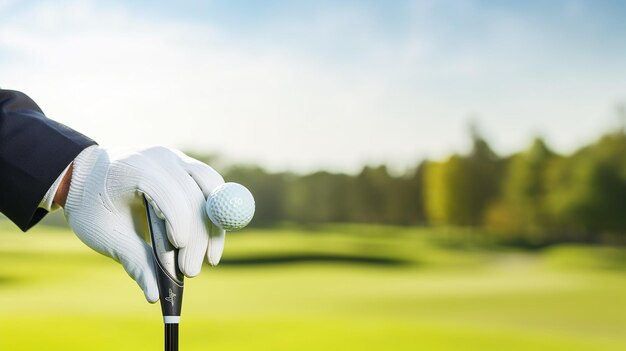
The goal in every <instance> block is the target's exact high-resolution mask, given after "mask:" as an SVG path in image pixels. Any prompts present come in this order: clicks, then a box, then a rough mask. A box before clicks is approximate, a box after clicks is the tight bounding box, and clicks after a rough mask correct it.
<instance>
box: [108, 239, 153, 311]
mask: <svg viewBox="0 0 626 351" xmlns="http://www.w3.org/2000/svg"><path fill="white" fill-rule="evenodd" d="M116 232H117V234H119V235H118V238H117V240H115V243H116V244H115V246H116V247H114V248H113V250H114V253H115V254H114V255H113V258H114V259H116V260H118V261H119V262H120V263H121V264H122V266H123V267H124V270H125V271H126V273H128V275H129V276H130V277H131V278H133V280H135V282H137V285H139V287H140V288H141V290H143V293H144V296H145V297H146V300H148V302H150V303H155V302H157V301H158V300H159V288H158V286H157V281H156V271H155V267H154V258H153V254H152V248H151V247H150V246H149V245H148V244H147V243H146V242H145V241H143V240H142V239H141V238H140V237H139V235H138V234H137V233H135V232H133V231H132V230H131V229H126V230H119V231H118V230H116Z"/></svg>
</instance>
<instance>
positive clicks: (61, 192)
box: [54, 164, 74, 207]
mask: <svg viewBox="0 0 626 351" xmlns="http://www.w3.org/2000/svg"><path fill="white" fill-rule="evenodd" d="M73 168H74V167H73V164H71V165H70V166H69V168H68V169H67V172H66V173H65V176H64V177H63V180H61V184H59V188H58V189H57V192H56V194H54V203H55V204H57V205H59V206H61V207H64V206H65V201H67V193H68V192H69V190H70V183H71V182H72V170H73Z"/></svg>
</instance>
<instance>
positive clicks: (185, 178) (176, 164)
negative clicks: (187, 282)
mask: <svg viewBox="0 0 626 351" xmlns="http://www.w3.org/2000/svg"><path fill="white" fill-rule="evenodd" d="M223 183H224V179H223V178H222V176H221V175H220V174H219V173H217V172H216V171H215V170H214V169H212V168H211V167H209V166H207V165H206V164H204V163H202V162H200V161H197V160H195V159H193V158H191V157H188V156H187V155H185V154H183V153H181V152H179V151H176V150H172V149H168V148H165V147H152V148H147V149H143V150H136V151H130V152H129V151H113V150H108V149H105V148H102V147H100V146H91V147H89V148H87V149H85V150H83V151H82V152H81V153H80V154H79V155H78V157H76V159H75V160H74V163H73V174H72V179H71V183H70V189H69V192H68V196H67V201H66V204H65V208H64V209H65V215H66V217H67V220H68V222H69V224H70V226H71V227H72V230H74V232H75V233H76V235H77V236H78V237H79V238H80V240H82V241H83V242H84V243H85V244H87V246H89V247H90V248H92V249H94V250H95V251H97V252H99V253H101V254H103V255H106V256H109V257H111V258H113V259H114V260H116V261H118V262H120V263H121V264H122V266H123V267H124V269H125V270H126V272H127V273H128V274H129V275H130V276H131V277H132V278H133V279H134V280H135V281H136V282H137V284H139V286H140V287H141V289H142V290H143V292H144V294H145V296H146V299H147V300H148V301H149V302H156V301H157V300H158V299H159V292H158V288H157V283H156V275H155V269H154V264H153V255H152V249H151V248H150V246H149V245H148V244H147V243H146V242H145V241H144V239H143V238H142V235H141V233H140V231H138V228H142V227H144V223H145V209H144V204H143V196H145V197H146V199H148V201H149V202H150V204H151V205H152V206H153V207H154V208H155V210H156V212H157V214H158V216H159V217H161V219H164V220H165V223H166V228H167V235H168V238H169V240H170V242H171V243H172V245H174V246H175V247H176V248H178V249H179V251H178V252H179V253H178V265H179V268H180V270H181V272H182V273H183V274H184V275H186V276H188V277H193V276H196V275H198V274H199V273H200V269H201V267H202V262H203V260H204V256H205V254H206V255H207V257H208V260H209V263H210V264H211V265H217V264H218V263H219V260H220V257H221V255H222V251H223V249H224V234H225V233H224V231H223V230H221V229H219V228H218V227H216V226H215V225H213V224H212V223H211V221H210V220H209V219H208V217H207V216H206V214H205V210H204V206H205V201H206V198H207V196H208V195H209V193H210V192H211V190H213V189H214V188H215V187H217V186H219V185H220V184H223ZM142 221H144V222H142ZM207 247H208V250H207Z"/></svg>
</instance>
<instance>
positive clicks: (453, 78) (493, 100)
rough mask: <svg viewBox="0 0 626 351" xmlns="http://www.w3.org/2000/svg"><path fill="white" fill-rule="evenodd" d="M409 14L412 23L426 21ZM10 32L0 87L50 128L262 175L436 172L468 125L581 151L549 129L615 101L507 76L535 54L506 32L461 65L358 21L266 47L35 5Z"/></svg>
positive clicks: (424, 38)
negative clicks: (539, 135) (418, 168)
mask: <svg viewBox="0 0 626 351" xmlns="http://www.w3.org/2000/svg"><path fill="white" fill-rule="evenodd" d="M1 6H2V3H0V7H1ZM466 10H467V11H473V10H472V8H471V6H470V7H466ZM415 11H422V12H421V13H420V16H419V18H418V20H419V21H421V20H422V19H425V18H428V14H429V11H434V10H433V9H432V8H431V7H430V6H426V7H419V8H417V9H415ZM0 16H1V15H0ZM5 17H6V18H0V55H2V57H0V58H1V59H2V65H1V66H0V82H2V86H3V87H10V88H14V89H20V90H22V91H24V92H26V93H28V94H29V95H31V96H32V97H33V98H34V99H35V101H37V102H38V103H39V104H40V105H41V106H42V108H43V109H44V111H45V112H46V113H47V114H48V115H49V116H50V117H52V118H55V119H57V120H59V121H61V122H63V123H65V124H67V125H69V126H71V127H73V128H75V129H77V130H79V131H82V132H84V133H85V134H87V135H89V136H91V137H93V138H95V139H96V140H98V141H99V142H100V143H101V144H103V145H112V146H113V145H115V146H122V145H143V144H166V145H170V146H174V147H181V148H188V147H193V148H196V149H205V150H210V151H214V150H217V151H218V152H221V153H224V154H226V155H228V156H232V157H233V159H234V160H247V161H251V162H258V163H262V164H264V165H268V166H270V167H272V168H292V169H296V170H310V169H314V168H316V167H320V166H321V167H326V168H334V169H341V170H349V171H352V170H356V169H358V167H359V166H360V165H361V164H362V163H363V162H385V163H392V164H395V165H397V166H403V165H406V164H409V163H411V162H413V161H417V159H418V157H421V156H425V155H435V156H441V155H443V154H445V153H447V152H450V151H453V150H458V149H460V148H461V147H462V146H463V145H464V143H465V140H464V137H463V136H464V133H465V131H464V128H465V126H466V124H465V123H464V120H465V119H466V118H467V117H468V115H469V114H470V113H474V114H477V115H478V116H479V117H480V118H481V119H482V120H484V121H487V122H488V123H489V126H488V128H485V129H487V131H492V133H491V134H490V135H492V136H494V140H495V141H496V143H497V146H499V147H501V148H502V149H505V150H507V151H508V150H512V149H514V148H517V147H519V146H521V145H522V144H524V143H525V142H526V141H527V138H528V135H529V134H530V133H531V131H535V130H536V129H537V128H540V129H543V128H544V127H545V128H548V129H549V131H556V132H555V133H554V134H555V135H557V137H555V138H556V139H557V140H561V139H562V141H561V143H562V144H563V145H567V143H568V142H569V143H570V144H571V143H572V142H571V140H577V139H576V138H579V137H580V135H586V134H584V133H582V134H581V128H582V129H583V130H584V131H585V132H587V131H588V130H597V128H595V129H594V128H589V123H587V124H585V123H584V122H583V123H575V124H571V123H570V125H563V128H559V126H558V125H559V124H562V121H563V119H554V118H552V119H550V118H548V120H549V122H545V123H544V121H546V117H549V115H552V114H554V115H556V114H559V113H562V111H566V112H567V113H568V117H571V118H578V119H580V118H581V117H580V116H581V113H587V114H593V113H594V112H595V113H597V111H598V109H599V108H600V107H599V106H602V104H604V103H605V102H606V101H607V100H604V99H610V98H613V97H614V96H615V94H617V93H616V92H617V91H619V88H620V85H618V84H613V86H612V87H611V89H609V90H608V92H609V94H613V95H611V96H609V97H607V96H605V95H603V94H604V93H602V92H597V91H596V92H595V93H594V94H588V96H584V95H585V91H584V90H580V89H578V88H576V86H569V87H562V88H559V89H561V91H562V92H571V93H572V94H574V93H577V94H578V95H576V96H575V97H576V99H577V101H572V102H571V107H569V108H565V109H564V107H563V106H564V105H565V102H564V101H569V100H570V99H569V98H567V97H565V98H564V97H562V96H558V94H556V95H555V94H554V93H553V92H552V93H551V92H549V91H548V90H549V89H548V88H555V87H556V86H555V85H556V84H558V83H556V82H555V81H554V80H551V81H548V83H547V84H548V85H547V87H548V88H546V87H545V86H546V81H545V80H542V79H539V78H538V79H537V80H536V81H533V80H532V79H530V80H529V79H524V78H526V72H525V71H524V69H528V67H529V66H528V65H529V63H528V62H527V61H525V59H526V57H528V56H526V57H519V58H517V60H510V59H511V58H513V57H514V56H515V55H521V54H522V53H523V51H524V50H525V49H528V48H530V47H532V45H533V44H534V42H533V35H534V34H533V32H530V33H528V32H526V29H525V28H526V27H525V26H524V24H523V23H520V22H515V21H505V22H497V21H495V22H494V26H496V28H495V29H494V30H495V31H497V32H496V33H491V34H492V36H491V37H489V38H487V39H488V40H486V41H485V42H482V43H480V45H479V46H478V47H476V45H474V44H472V45H469V46H468V47H465V48H462V50H461V48H449V47H447V44H449V43H448V42H447V39H446V38H445V35H446V33H443V34H442V33H438V32H436V31H433V29H432V27H430V26H429V24H428V23H422V22H419V23H418V25H415V26H413V27H412V28H408V29H407V32H406V33H402V34H403V35H406V38H400V39H398V38H393V39H398V40H395V41H391V42H390V41H389V40H387V39H388V37H386V36H385V35H388V33H384V32H383V28H381V27H382V26H383V25H382V24H380V23H378V22H377V19H376V18H372V17H371V14H368V13H366V12H363V11H361V12H359V11H356V12H352V11H344V12H341V11H338V12H336V13H333V14H332V15H322V16H321V17H316V16H314V15H311V18H308V19H307V22H306V23H296V22H295V21H293V20H292V21H291V22H289V21H286V23H283V24H282V26H286V27H285V28H282V29H281V28H280V27H277V28H274V29H273V30H274V31H276V33H278V32H279V31H281V30H289V29H292V30H293V32H288V34H285V37H284V38H282V39H284V40H278V39H277V40H271V38H270V39H269V40H268V39H267V38H266V40H265V41H262V42H254V40H253V39H251V38H242V37H239V36H237V35H235V34H233V33H230V32H228V31H227V30H225V29H224V28H220V27H216V26H214V25H211V24H202V23H199V22H193V23H191V22H189V23H187V22H185V23H183V22H174V21H163V20H156V19H151V18H147V17H137V16H134V15H130V14H129V13H128V12H127V11H126V10H125V9H124V8H122V7H114V6H112V5H106V6H103V5H101V4H97V3H94V2H81V1H64V2H56V3H44V4H39V5H36V6H35V7H34V8H32V9H30V10H28V11H25V12H22V13H20V14H17V15H14V16H10V17H9V16H5ZM498 23H500V25H498ZM435 28H438V27H436V26H435ZM289 35H292V36H293V37H289ZM294 38H295V39H294ZM509 41H512V42H515V43H518V44H520V43H521V44H522V45H521V46H516V45H511V44H507V43H508V42H509ZM505 44H506V45H505ZM344 45H348V48H347V49H346V48H345V47H344ZM507 45H508V46H507ZM309 46H312V48H308V47H309ZM307 48H308V49H307ZM337 48H338V49H341V50H339V52H335V51H334V49H337ZM342 54H344V55H348V57H347V58H346V57H335V56H334V55H339V56H341V55H342ZM535 54H536V53H535ZM534 57H535V58H534V60H536V61H535V62H541V60H540V56H534ZM524 65H525V66H527V67H521V66H524ZM520 74H521V77H520ZM557 78H559V77H557ZM592 81H593V80H592V79H590V80H589V82H592ZM557 82H558V80H557ZM550 84H552V86H550ZM542 85H543V86H544V88H542V89H539V88H540V87H541V86H542ZM622 86H623V85H622ZM522 97H526V99H524V98H522ZM589 102H591V103H589ZM580 106H583V107H584V106H587V107H586V108H579V107H580ZM605 109H606V106H603V107H602V111H604V110H605ZM577 110H579V111H582V112H579V113H578V114H577V112H576V111H577ZM560 111H561V112H560ZM566 118H567V117H566ZM579 122H580V121H579ZM542 123H543V124H542ZM580 125H583V126H584V127H580V128H579V126H580ZM577 128H578V129H577ZM502 131H505V132H502ZM559 133H560V134H559ZM567 133H569V134H572V135H574V136H573V137H570V138H568V137H567V136H566V134H567ZM546 134H547V135H548V136H551V135H552V134H550V132H548V133H546ZM558 135H561V137H559V136H558ZM563 140H564V141H563Z"/></svg>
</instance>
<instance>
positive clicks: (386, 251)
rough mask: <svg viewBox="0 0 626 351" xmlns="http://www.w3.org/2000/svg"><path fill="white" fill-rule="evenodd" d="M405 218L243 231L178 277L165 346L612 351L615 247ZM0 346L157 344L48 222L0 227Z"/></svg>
mask: <svg viewBox="0 0 626 351" xmlns="http://www.w3.org/2000/svg"><path fill="white" fill-rule="evenodd" d="M442 235H445V234H442V233H438V232H436V231H434V230H427V229H418V228H386V227H375V226H326V227H321V228H316V229H308V230H304V229H298V228H288V227H285V228H277V229H272V230H269V229H264V230H260V229H255V230H246V231H245V232H242V233H236V234H233V235H230V236H229V237H228V238H227V242H226V245H227V246H226V250H225V254H224V260H223V263H222V264H220V266H219V267H217V268H211V267H208V266H206V267H205V268H204V270H203V272H202V274H201V276H200V277H197V278H194V279H188V280H187V281H186V289H185V298H184V300H185V301H184V305H183V316H182V322H181V323H182V324H181V337H180V338H181V350H357V349H358V350H382V349H385V350H418V349H421V350H531V349H534V350H568V351H572V350H594V351H597V350H625V349H626V300H625V297H626V279H625V278H626V250H623V249H622V250H620V249H612V248H601V247H584V246H558V247H552V248H550V249H546V250H542V251H537V252H526V251H517V250H510V249H508V250H503V249H497V250H496V249H485V248H480V247H474V248H470V249H468V248H465V249H460V248H458V247H457V248H453V247H451V246H446V245H442V244H441V242H440V241H439V240H435V239H436V238H438V237H440V236H442ZM0 238H1V241H0V267H1V268H0V301H2V303H1V304H0V350H159V349H161V348H162V324H161V323H162V322H161V317H160V308H159V307H158V305H150V304H148V303H146V302H145V300H144V299H143V295H142V294H141V292H140V291H139V289H138V288H137V287H136V285H135V283H134V282H133V281H131V280H130V278H128V277H127V276H126V275H125V273H124V271H123V269H122V268H121V266H119V265H117V264H116V263H114V262H113V261H112V260H110V259H108V258H105V257H102V256H100V255H98V254H96V253H94V252H92V251H90V250H89V249H88V248H87V247H86V246H84V245H83V244H82V243H81V242H80V241H79V240H78V239H76V238H75V237H74V236H73V235H72V234H71V233H69V232H68V231H66V230H62V229H53V228H47V227H40V228H36V229H35V230H33V231H32V232H30V233H28V234H22V233H20V232H19V231H17V230H16V229H15V228H14V227H13V226H12V225H11V224H9V223H7V222H6V221H5V222H0Z"/></svg>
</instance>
